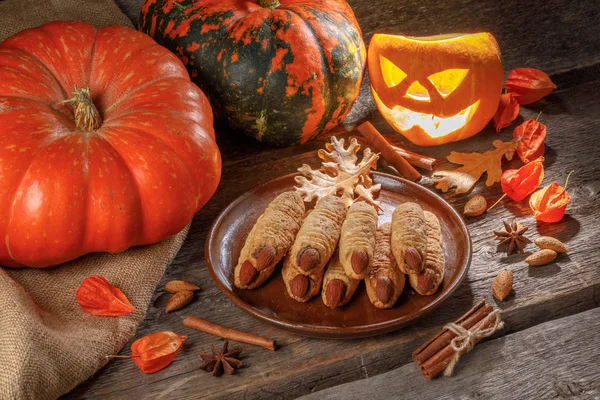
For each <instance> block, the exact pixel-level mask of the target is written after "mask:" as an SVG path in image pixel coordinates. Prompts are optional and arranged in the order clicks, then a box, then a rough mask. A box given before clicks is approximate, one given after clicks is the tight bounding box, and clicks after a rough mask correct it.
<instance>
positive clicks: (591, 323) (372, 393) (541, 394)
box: [300, 308, 600, 400]
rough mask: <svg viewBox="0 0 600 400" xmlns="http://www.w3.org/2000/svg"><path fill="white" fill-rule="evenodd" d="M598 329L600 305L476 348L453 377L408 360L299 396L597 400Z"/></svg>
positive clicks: (306, 399)
mask: <svg viewBox="0 0 600 400" xmlns="http://www.w3.org/2000/svg"><path fill="white" fill-rule="evenodd" d="M581 327H585V329H581ZM578 328H579V329H578ZM599 330H600V308H595V309H593V310H589V311H585V312H582V313H579V314H575V315H571V316H569V317H565V318H561V319H558V320H555V321H552V322H546V323H543V324H540V325H536V326H534V327H532V328H529V329H526V330H524V331H520V332H517V333H514V334H512V335H508V336H505V337H502V338H499V339H496V340H492V341H489V342H487V343H484V344H482V345H480V346H477V347H476V348H475V349H474V350H473V351H472V352H471V353H469V354H467V355H465V356H464V357H463V358H462V360H461V361H459V363H458V364H457V366H456V368H455V376H453V377H452V378H446V377H444V378H439V379H436V380H434V381H431V382H425V378H423V377H422V376H421V374H420V373H419V369H418V368H417V366H416V365H414V364H409V365H405V366H403V367H401V368H397V369H395V370H393V371H390V372H387V373H385V374H381V375H378V376H376V377H373V378H369V379H367V380H359V381H356V382H352V383H347V384H345V385H341V386H336V387H334V388H330V389H327V390H324V391H321V392H317V393H313V394H311V395H307V396H303V397H301V398H300V399H301V400H317V399H318V400H334V399H340V400H361V399H371V400H378V399H391V398H394V396H395V395H397V394H398V393H410V396H411V398H415V399H417V398H418V399H420V400H429V399H432V400H433V399H466V398H469V399H470V398H485V399H494V398H498V399H567V398H580V399H595V398H599V397H600V380H599V379H598V376H599V375H600V359H599V353H598V348H599V347H600V336H599V335H598V334H597V332H598V331H599ZM508 382H510V384H507V383H508Z"/></svg>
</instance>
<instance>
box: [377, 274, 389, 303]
mask: <svg viewBox="0 0 600 400" xmlns="http://www.w3.org/2000/svg"><path fill="white" fill-rule="evenodd" d="M375 294H376V295H377V298H378V299H379V301H380V302H382V303H383V304H387V303H388V302H389V301H390V299H391V298H392V295H393V294H394V282H392V280H391V279H390V278H388V277H387V276H380V277H379V278H377V287H376V288H375Z"/></svg>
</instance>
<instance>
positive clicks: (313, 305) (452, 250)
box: [206, 172, 471, 339]
mask: <svg viewBox="0 0 600 400" xmlns="http://www.w3.org/2000/svg"><path fill="white" fill-rule="evenodd" d="M296 175H297V174H292V175H286V176H283V177H281V178H277V179H274V180H272V181H270V182H268V183H266V184H264V185H261V186H258V187H257V188H255V189H253V190H251V191H249V192H248V193H246V194H244V195H242V196H241V197H239V198H238V199H236V200H235V201H233V202H232V203H231V204H230V205H229V206H228V207H227V208H225V210H223V211H222V212H221V214H220V215H219V216H218V217H217V219H216V220H215V221H214V223H213V225H212V227H211V229H210V232H209V235H208V238H207V240H206V262H207V265H208V269H209V271H210V274H211V276H212V278H213V279H214V281H215V282H216V284H217V286H218V287H219V288H220V289H221V290H222V291H223V293H225V295H227V297H229V298H230V299H231V300H232V301H233V302H234V303H235V304H237V305H238V306H239V307H241V308H242V309H243V310H245V311H247V312H248V313H250V314H252V315H253V316H255V317H256V318H259V319H262V320H264V321H267V322H270V323H272V324H274V325H276V326H278V327H280V328H282V329H286V330H288V331H292V332H295V333H298V334H301V335H306V336H313V337H324V338H347V339H350V338H359V337H367V336H374V335H379V334H382V333H386V332H390V331H393V330H396V329H398V328H400V327H403V326H406V325H409V324H410V323H412V322H413V321H415V320H416V319H417V318H419V317H422V316H423V315H425V314H427V313H429V312H431V311H432V310H434V309H435V308H436V307H438V306H439V305H440V304H442V303H443V302H444V301H445V300H446V299H448V298H449V297H450V296H451V295H452V293H453V292H454V291H455V290H456V288H457V287H458V285H459V284H460V283H461V281H462V280H463V279H464V277H465V276H466V275H467V271H468V269H469V265H470V264H471V237H470V236H469V231H468V230H467V227H466V225H465V224H464V222H463V220H462V218H461V216H460V215H459V214H458V213H457V212H456V211H455V210H454V208H452V206H451V205H450V204H448V203H447V202H446V201H445V200H444V199H442V198H441V197H439V196H438V195H436V194H435V193H433V192H431V191H430V190H428V189H425V188H424V187H422V186H420V185H417V184H415V183H412V182H409V181H407V180H405V179H401V178H397V177H395V176H392V175H388V174H382V173H378V172H374V173H373V180H374V182H375V183H380V184H381V192H380V194H379V200H380V201H381V203H382V208H383V211H384V213H383V214H382V215H380V216H379V223H384V222H387V221H389V220H390V219H391V215H392V212H393V210H394V208H395V207H396V206H397V205H398V204H400V203H403V202H406V201H414V202H417V203H418V204H420V205H421V206H422V207H423V209H425V210H429V211H431V212H433V213H434V214H436V215H437V216H438V217H439V219H440V223H441V226H442V236H443V242H444V255H445V257H446V272H445V275H444V282H443V284H442V285H441V287H440V290H439V291H438V292H437V293H436V294H435V295H432V296H421V295H419V294H417V293H415V292H414V290H412V288H411V287H410V285H408V280H407V286H406V287H405V289H404V292H403V293H402V296H401V297H400V299H399V300H398V303H397V304H396V306H395V307H394V308H391V309H387V310H380V309H377V308H375V307H374V306H373V305H372V304H371V303H370V302H369V299H368V297H367V292H366V289H365V287H364V283H362V282H361V284H360V286H359V287H358V289H357V291H356V293H355V294H354V297H353V298H352V300H351V301H350V303H349V304H347V305H346V306H344V307H341V308H336V309H334V310H331V309H330V308H329V307H327V306H325V305H324V304H323V302H322V301H321V296H320V295H319V296H316V297H315V298H313V299H312V300H310V301H309V302H307V303H298V302H296V301H295V300H293V299H292V298H291V297H289V296H288V294H287V291H286V289H285V285H284V283H283V279H282V277H281V268H280V267H278V268H277V269H276V270H275V272H274V273H273V275H272V276H271V277H270V278H269V279H268V280H267V282H266V283H265V284H264V285H263V286H261V287H260V288H258V289H254V290H240V289H237V288H236V287H235V286H234V285H233V269H234V268H235V265H236V263H237V259H238V257H239V255H240V252H241V250H242V246H243V245H244V241H245V239H246V236H247V235H248V233H249V232H250V229H251V228H252V226H253V225H254V222H255V221H256V220H257V218H258V217H259V216H260V215H261V214H262V212H263V211H264V209H265V208H266V207H267V205H268V204H269V203H270V202H271V200H273V198H275V196H277V195H278V194H280V193H282V192H285V191H288V190H293V186H294V184H295V182H294V176H296Z"/></svg>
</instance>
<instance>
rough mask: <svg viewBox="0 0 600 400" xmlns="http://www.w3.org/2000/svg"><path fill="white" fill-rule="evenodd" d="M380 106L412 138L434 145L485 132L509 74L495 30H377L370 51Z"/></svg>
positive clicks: (390, 122)
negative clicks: (417, 33)
mask: <svg viewBox="0 0 600 400" xmlns="http://www.w3.org/2000/svg"><path fill="white" fill-rule="evenodd" d="M368 64H369V78H370V79H371V90H372V92H373V97H374V98H375V103H376V104H377V108H378V109H379V111H380V112H381V114H382V115H383V117H384V118H385V120H386V121H387V122H388V123H389V124H390V125H391V126H392V127H394V129H396V130H397V131H398V132H400V133H401V134H403V135H404V136H406V138H407V139H408V140H410V141H411V142H413V143H415V144H417V145H420V146H435V145H440V144H444V143H448V142H453V141H457V140H462V139H466V138H468V137H470V136H473V135H475V134H476V133H478V132H480V131H481V130H482V129H483V128H484V127H485V126H486V125H487V123H488V122H489V121H490V120H491V118H492V117H493V116H494V113H495V112H496V109H497V107H498V102H499V100H500V94H501V91H502V81H503V77H504V73H503V69H502V61H501V58H500V49H499V48H498V44H497V43H496V40H495V39H494V37H493V36H492V35H491V34H490V33H475V34H449V35H437V36H429V37H421V38H415V37H407V36H394V35H385V34H376V35H374V36H373V39H371V43H370V44H369V53H368Z"/></svg>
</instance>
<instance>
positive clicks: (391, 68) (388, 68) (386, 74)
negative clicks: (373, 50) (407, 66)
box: [379, 55, 406, 88]
mask: <svg viewBox="0 0 600 400" xmlns="http://www.w3.org/2000/svg"><path fill="white" fill-rule="evenodd" d="M379 64H380V65H381V75H382V76H383V81H384V82H385V84H386V85H387V87H388V88H392V87H394V86H396V85H398V84H399V83H400V82H402V81H403V80H404V78H406V73H405V72H404V71H402V70H401V69H400V68H399V67H398V66H397V65H396V64H394V63H393V62H391V61H390V60H388V59H387V58H385V57H384V56H382V55H380V56H379Z"/></svg>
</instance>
